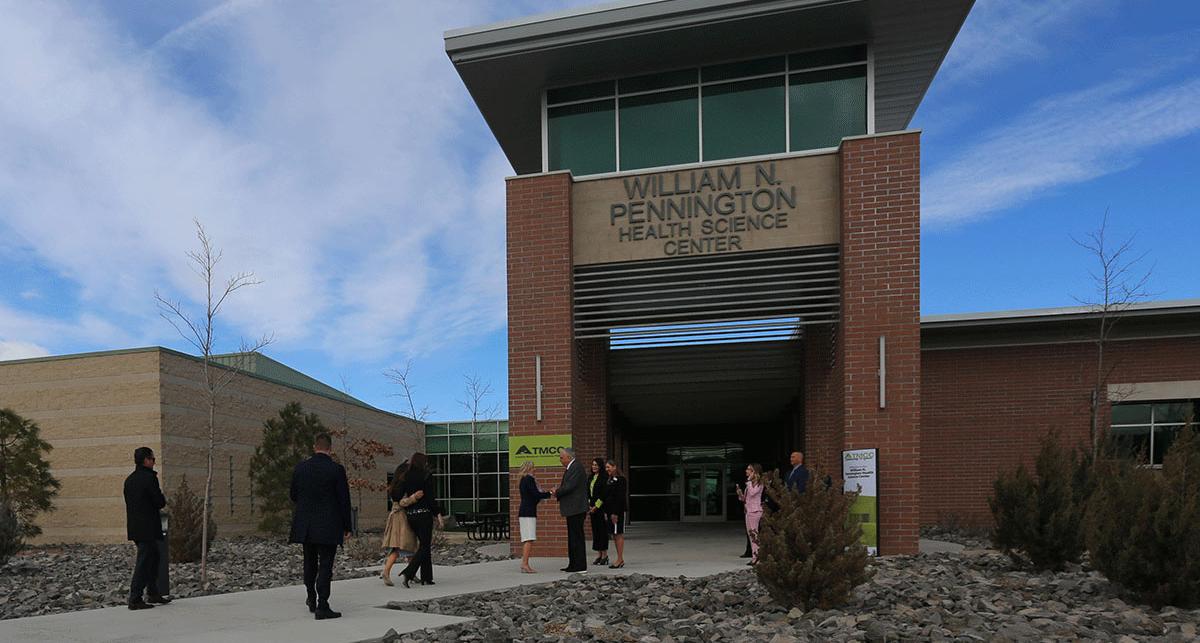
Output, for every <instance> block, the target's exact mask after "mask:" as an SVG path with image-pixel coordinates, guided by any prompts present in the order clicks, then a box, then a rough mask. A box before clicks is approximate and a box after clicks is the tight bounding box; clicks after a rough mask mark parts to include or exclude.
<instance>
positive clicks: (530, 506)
mask: <svg viewBox="0 0 1200 643" xmlns="http://www.w3.org/2000/svg"><path fill="white" fill-rule="evenodd" d="M518 475H519V476H520V480H521V482H520V489H521V507H520V508H519V509H518V510H517V522H518V523H519V524H520V528H521V571H522V572H523V573H526V574H536V573H537V571H536V570H534V569H533V567H531V566H530V565H529V554H530V553H531V552H532V551H533V543H534V542H535V541H536V540H537V506H538V503H539V502H541V501H543V500H545V499H546V498H549V497H550V494H551V493H552V491H553V490H551V491H542V490H541V488H540V487H538V483H537V478H534V477H533V460H526V461H525V462H523V463H521V470H520V471H519V472H518Z"/></svg>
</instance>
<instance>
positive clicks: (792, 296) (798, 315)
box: [574, 245, 841, 347]
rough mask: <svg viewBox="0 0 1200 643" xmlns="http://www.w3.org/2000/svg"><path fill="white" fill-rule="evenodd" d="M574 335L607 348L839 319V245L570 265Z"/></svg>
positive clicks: (758, 334)
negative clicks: (606, 341)
mask: <svg viewBox="0 0 1200 643" xmlns="http://www.w3.org/2000/svg"><path fill="white" fill-rule="evenodd" d="M574 278H575V298H574V299H575V301H574V312H575V337H576V338H577V339H586V338H594V337H608V338H610V339H611V341H612V343H613V345H614V347H620V346H622V345H624V346H626V347H630V346H634V345H650V344H654V345H659V346H661V345H670V344H681V343H701V342H715V341H748V339H755V338H759V339H781V338H787V337H789V336H792V335H794V334H796V333H798V331H799V328H800V327H801V326H803V325H806V324H831V323H835V322H836V321H837V319H838V309H839V301H840V291H841V288H840V284H839V269H838V246H836V245H831V246H811V247H805V248H787V249H782V250H763V251H757V252H742V253H731V254H724V255H704V256H696V257H674V258H668V259H654V260H648V261H630V262H620V263H607V264H596V265H586V266H576V267H575V275H574Z"/></svg>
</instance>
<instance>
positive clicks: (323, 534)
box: [288, 433, 352, 621]
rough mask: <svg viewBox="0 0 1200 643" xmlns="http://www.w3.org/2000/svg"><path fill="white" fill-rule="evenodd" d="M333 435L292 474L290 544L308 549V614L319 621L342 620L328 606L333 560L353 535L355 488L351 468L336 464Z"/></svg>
mask: <svg viewBox="0 0 1200 643" xmlns="http://www.w3.org/2000/svg"><path fill="white" fill-rule="evenodd" d="M332 447H333V441H332V440H331V439H330V437H329V434H328V433H318V434H317V437H316V438H314V439H313V455H312V457H311V458H308V459H307V460H305V461H303V462H301V463H300V464H297V465H296V469H295V470H294V471H292V488H291V491H290V493H289V495H290V496H291V498H292V502H293V503H294V504H295V505H296V510H295V514H294V515H293V517H292V533H291V537H290V538H289V539H288V541H289V542H292V543H299V544H300V545H303V546H304V589H305V590H307V591H308V599H307V600H306V601H305V603H306V604H307V605H308V611H310V612H312V613H314V614H315V615H316V619H317V620H318V621H321V620H324V619H327V618H338V617H340V616H341V615H342V614H341V612H335V611H333V610H332V609H330V607H329V587H330V583H331V582H332V581H333V557H334V556H335V555H336V554H337V548H338V545H341V544H342V542H343V541H344V540H345V539H346V537H348V536H349V535H350V530H351V528H352V526H351V522H350V485H349V484H348V483H347V481H346V468H345V467H343V466H342V465H340V464H338V463H336V462H334V461H333V456H332V454H331V449H332Z"/></svg>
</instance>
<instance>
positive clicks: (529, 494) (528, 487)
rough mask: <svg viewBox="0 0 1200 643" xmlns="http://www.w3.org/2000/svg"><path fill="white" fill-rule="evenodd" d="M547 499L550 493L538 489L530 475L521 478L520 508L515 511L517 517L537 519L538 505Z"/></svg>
mask: <svg viewBox="0 0 1200 643" xmlns="http://www.w3.org/2000/svg"><path fill="white" fill-rule="evenodd" d="M549 497H550V492H549V491H542V490H541V489H538V485H537V480H536V479H534V477H533V476H532V475H526V476H525V477H524V478H521V507H520V509H518V510H517V517H518V518H537V506H538V503H539V502H541V501H542V500H545V499H546V498H549Z"/></svg>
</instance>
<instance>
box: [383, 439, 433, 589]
mask: <svg viewBox="0 0 1200 643" xmlns="http://www.w3.org/2000/svg"><path fill="white" fill-rule="evenodd" d="M407 475H408V461H407V460H405V461H404V462H401V463H400V464H398V465H396V472H395V473H393V474H392V481H391V482H390V483H389V484H388V497H389V498H391V500H392V510H391V512H390V513H388V517H387V524H385V525H384V527H383V548H384V549H387V550H389V551H388V555H387V559H386V560H384V561H383V571H381V572H379V578H380V579H382V580H383V584H384V585H387V586H388V587H392V586H394V585H395V583H393V582H392V566H393V565H395V564H396V560H397V559H399V558H400V556H401V555H404V556H411V555H412V554H413V552H416V551H417V535H416V533H414V532H413V530H412V527H411V526H409V524H408V514H407V513H405V511H404V510H405V508H406V507H408V506H409V505H411V504H413V503H414V502H416V501H418V500H420V499H421V497H422V496H424V495H425V492H424V491H418V492H416V493H414V494H412V495H410V496H406V495H404V478H405V477H406V476H407Z"/></svg>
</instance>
